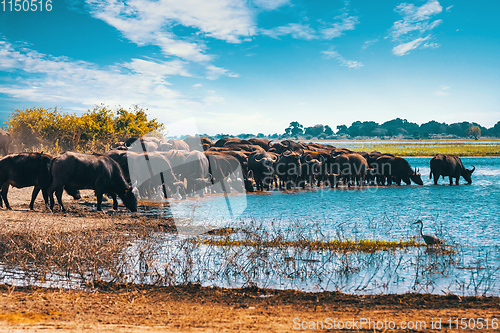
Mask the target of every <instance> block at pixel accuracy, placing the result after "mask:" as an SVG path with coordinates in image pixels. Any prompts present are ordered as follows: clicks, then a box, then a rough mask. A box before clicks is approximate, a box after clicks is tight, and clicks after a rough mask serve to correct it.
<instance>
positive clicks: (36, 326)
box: [0, 189, 500, 332]
mask: <svg viewBox="0 0 500 333" xmlns="http://www.w3.org/2000/svg"><path fill="white" fill-rule="evenodd" d="M30 193H31V189H21V190H18V189H11V191H10V192H9V199H10V203H11V206H12V207H13V209H14V210H13V211H5V210H2V211H0V228H4V230H5V228H9V229H16V230H26V228H29V229H30V230H33V229H36V228H44V229H45V230H46V228H53V230H58V231H61V230H75V229H78V228H83V229H88V228H98V229H101V230H105V229H106V228H107V227H114V228H116V227H117V226H121V227H123V228H125V229H130V228H133V226H134V224H135V223H137V222H138V221H139V220H141V222H143V223H144V219H142V218H140V217H136V216H132V215H131V214H128V213H126V212H125V211H123V210H121V211H120V212H118V213H110V212H108V213H97V212H95V211H92V208H90V210H89V209H87V208H86V207H85V206H82V205H79V204H76V203H72V204H70V205H69V210H68V212H67V213H61V212H58V213H55V214H52V213H49V212H46V211H44V207H43V201H42V200H41V199H40V198H39V199H38V201H37V205H36V208H37V210H38V211H36V212H29V211H28V203H29V197H30ZM85 194H86V195H91V192H88V193H85ZM86 200H87V201H89V202H92V203H94V202H95V201H94V200H93V199H91V198H86ZM65 202H68V203H69V202H71V199H69V198H67V197H66V198H65ZM94 209H95V208H94ZM106 209H109V208H105V210H106ZM147 223H149V225H150V227H151V228H154V229H162V228H168V226H167V225H168V221H165V220H162V219H149V220H148V221H147ZM27 226H28V227H27ZM457 318H458V322H456V321H455V319H457ZM461 318H467V321H465V322H464V323H467V325H469V324H471V325H472V324H473V323H476V325H477V326H479V322H480V321H478V320H477V319H478V318H484V319H483V320H482V321H481V322H482V326H483V328H482V329H481V330H480V331H491V332H494V331H499V329H498V328H497V329H493V328H492V323H493V322H494V323H496V324H498V325H499V326H500V323H498V322H497V320H500V298H498V297H462V298H461V297H459V296H455V295H447V296H436V295H422V294H405V295H376V296H356V295H345V294H342V293H336V292H325V293H314V294H313V293H303V292H297V291H277V290H265V289H256V288H255V289H233V290H228V289H219V288H205V287H201V286H198V285H188V286H178V287H151V286H132V285H107V284H102V285H97V286H94V288H93V289H92V290H63V289H42V288H20V287H11V286H0V331H7V332H17V331H43V332H51V331H55V330H57V331H71V332H79V331H86V332H94V331H99V332H103V331H104V332H145V331H161V332H180V331H193V332H206V331H221V332H224V331H271V332H283V331H294V328H296V329H297V328H298V329H308V330H309V329H313V328H318V327H319V328H321V325H323V329H324V330H326V329H327V328H329V327H330V325H333V323H334V322H333V320H336V322H335V325H339V324H340V323H339V321H342V324H344V325H347V327H351V325H352V323H353V321H354V326H355V327H359V328H360V329H359V330H357V329H355V330H354V331H370V332H373V325H376V324H378V325H379V328H382V329H381V331H384V328H387V327H389V328H391V327H392V326H391V325H392V323H391V321H393V322H394V325H397V326H396V327H397V329H396V330H394V331H411V332H416V331H426V332H435V331H436V330H432V329H431V328H432V326H431V325H432V324H431V323H432V322H436V321H438V320H439V319H440V320H441V322H442V326H441V330H439V331H442V332H456V331H462V332H467V331H470V329H465V330H457V329H456V323H458V324H459V325H461V324H462V322H461V321H460V319H461ZM494 318H495V319H494ZM449 319H451V323H452V324H453V327H452V328H450V327H449V326H448V323H449V322H448V320H449ZM469 319H474V321H473V320H469ZM486 319H488V328H489V329H488V330H486ZM493 319H494V320H493ZM363 320H364V321H363ZM368 320H371V322H372V324H371V325H372V326H371V328H370V327H369V326H368V325H369V324H368V323H366V321H368ZM384 321H386V322H385V323H384ZM417 321H418V323H417ZM348 322H349V323H348ZM405 322H407V324H408V326H411V325H416V329H414V330H403V329H401V326H400V325H405ZM410 322H411V323H410ZM362 323H364V324H363V326H361V324H362ZM424 323H425V325H426V326H425V327H426V329H423V326H422V325H424ZM335 327H338V326H335ZM330 331H335V330H330ZM389 331H390V330H389Z"/></svg>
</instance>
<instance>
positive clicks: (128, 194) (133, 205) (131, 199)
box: [119, 187, 137, 212]
mask: <svg viewBox="0 0 500 333" xmlns="http://www.w3.org/2000/svg"><path fill="white" fill-rule="evenodd" d="M119 197H120V199H122V201H123V204H124V205H125V207H127V208H128V209H129V210H130V211H131V212H137V198H136V197H135V194H134V192H133V190H132V187H130V188H129V189H127V190H126V191H125V193H124V194H122V195H119Z"/></svg>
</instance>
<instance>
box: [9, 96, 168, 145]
mask: <svg viewBox="0 0 500 333" xmlns="http://www.w3.org/2000/svg"><path fill="white" fill-rule="evenodd" d="M7 125H8V128H7V130H8V131H9V132H10V133H11V135H12V137H13V139H14V144H15V145H16V146H17V150H44V151H45V152H52V153H59V152H60V151H61V150H73V151H80V152H103V151H106V150H109V149H110V147H111V145H112V144H113V143H114V142H117V141H124V140H125V139H127V138H129V137H131V136H141V135H145V134H147V133H151V132H157V133H158V132H161V130H162V129H163V125H162V124H161V123H159V122H158V121H157V120H156V119H152V120H148V116H147V114H146V112H145V110H144V109H142V108H140V107H138V106H137V105H135V106H134V107H133V109H132V110H125V109H123V108H119V109H117V110H116V111H112V110H111V109H109V108H108V107H106V106H104V105H101V106H96V107H95V108H94V109H93V110H88V111H87V112H86V113H84V114H82V115H77V114H74V113H73V114H70V113H66V112H60V111H58V110H57V108H54V109H44V108H36V107H34V108H31V109H24V110H15V111H14V112H13V113H12V114H11V116H10V118H9V120H8V121H7Z"/></svg>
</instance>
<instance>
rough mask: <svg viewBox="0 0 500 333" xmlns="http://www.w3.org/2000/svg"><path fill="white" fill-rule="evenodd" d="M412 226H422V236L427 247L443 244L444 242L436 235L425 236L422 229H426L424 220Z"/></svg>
mask: <svg viewBox="0 0 500 333" xmlns="http://www.w3.org/2000/svg"><path fill="white" fill-rule="evenodd" d="M412 224H420V235H421V236H422V238H423V239H424V241H425V244H427V245H437V244H443V241H442V240H441V239H439V238H437V237H436V236H434V235H424V233H423V232H422V229H423V228H424V223H423V222H422V220H418V221H417V222H415V223H412Z"/></svg>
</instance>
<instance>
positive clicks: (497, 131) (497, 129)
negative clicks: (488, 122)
mask: <svg viewBox="0 0 500 333" xmlns="http://www.w3.org/2000/svg"><path fill="white" fill-rule="evenodd" d="M490 132H492V134H493V135H494V136H500V121H499V122H497V123H496V124H495V126H493V127H492V128H490Z"/></svg>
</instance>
